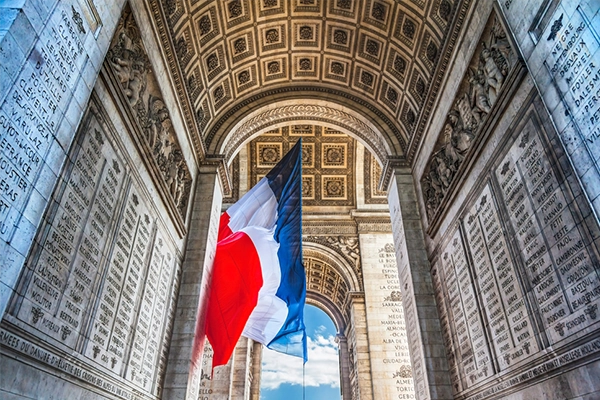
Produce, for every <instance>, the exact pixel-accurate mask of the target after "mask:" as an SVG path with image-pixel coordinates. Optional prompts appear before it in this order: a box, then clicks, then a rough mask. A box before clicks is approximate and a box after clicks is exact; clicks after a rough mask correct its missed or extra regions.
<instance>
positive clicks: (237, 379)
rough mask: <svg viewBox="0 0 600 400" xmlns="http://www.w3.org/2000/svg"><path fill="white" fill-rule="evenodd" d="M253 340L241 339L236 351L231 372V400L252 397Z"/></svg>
mask: <svg viewBox="0 0 600 400" xmlns="http://www.w3.org/2000/svg"><path fill="white" fill-rule="evenodd" d="M251 352H252V340H250V339H248V338H245V337H243V336H242V337H240V340H238V342H237V345H236V346H235V351H234V352H233V356H232V357H233V362H232V368H231V369H232V370H231V384H230V386H229V399H231V400H247V399H248V398H249V396H250V379H249V377H250V368H251V366H250V356H251Z"/></svg>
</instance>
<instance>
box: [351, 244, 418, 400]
mask: <svg viewBox="0 0 600 400" xmlns="http://www.w3.org/2000/svg"><path fill="white" fill-rule="evenodd" d="M391 239H392V237H391V235H381V234H378V235H377V234H376V235H373V234H363V235H361V236H360V242H361V254H362V264H363V274H364V278H365V300H366V302H367V304H374V305H378V306H377V307H368V308H367V327H368V334H369V346H370V352H369V353H370V355H371V371H372V373H373V376H378V377H380V380H381V383H382V384H381V385H375V386H374V387H373V393H374V396H375V397H378V398H395V399H397V398H414V390H415V389H414V384H413V371H412V368H411V364H410V354H409V350H408V338H407V332H406V322H405V319H404V309H403V305H402V293H401V291H400V282H399V280H398V269H397V264H396V255H395V249H394V245H393V244H392V243H390V242H391ZM386 241H388V243H386ZM384 383H385V384H384ZM403 396H405V397H403Z"/></svg>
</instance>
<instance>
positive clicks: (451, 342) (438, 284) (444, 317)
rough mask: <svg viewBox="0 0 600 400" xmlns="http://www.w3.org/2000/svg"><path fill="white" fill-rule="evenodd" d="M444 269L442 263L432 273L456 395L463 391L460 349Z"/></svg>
mask: <svg viewBox="0 0 600 400" xmlns="http://www.w3.org/2000/svg"><path fill="white" fill-rule="evenodd" d="M441 268H443V267H442V265H441V262H438V264H437V266H436V267H434V269H433V270H432V272H431V277H432V283H433V289H434V291H435V300H436V301H435V302H436V304H437V308H438V313H439V316H440V327H441V328H442V338H443V340H444V346H445V347H446V354H447V358H448V367H449V371H450V379H451V380H452V389H453V390H454V392H455V393H457V392H461V391H462V390H463V385H462V381H461V379H460V373H459V370H460V369H459V365H458V357H457V353H456V351H455V349H458V345H457V343H456V337H455V335H454V334H453V331H452V324H451V318H452V317H451V315H450V309H449V305H448V304H446V302H447V295H446V294H445V293H444V285H443V284H442V276H441V273H440V271H439V269H441Z"/></svg>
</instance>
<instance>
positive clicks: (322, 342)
mask: <svg viewBox="0 0 600 400" xmlns="http://www.w3.org/2000/svg"><path fill="white" fill-rule="evenodd" d="M304 323H305V324H306V335H307V337H308V361H307V363H306V366H305V377H304V381H305V386H306V399H311V400H334V399H340V398H341V395H340V374H339V357H338V345H337V343H336V342H335V335H336V329H335V326H334V325H333V321H331V318H329V316H328V315H327V314H325V313H324V312H323V311H321V310H320V309H318V308H317V307H314V306H311V305H306V306H305V308H304ZM260 398H261V400H296V399H298V400H302V359H301V358H298V357H292V356H288V355H285V354H282V353H277V352H275V351H272V350H269V349H267V348H266V347H265V348H263V360H262V374H261V380H260Z"/></svg>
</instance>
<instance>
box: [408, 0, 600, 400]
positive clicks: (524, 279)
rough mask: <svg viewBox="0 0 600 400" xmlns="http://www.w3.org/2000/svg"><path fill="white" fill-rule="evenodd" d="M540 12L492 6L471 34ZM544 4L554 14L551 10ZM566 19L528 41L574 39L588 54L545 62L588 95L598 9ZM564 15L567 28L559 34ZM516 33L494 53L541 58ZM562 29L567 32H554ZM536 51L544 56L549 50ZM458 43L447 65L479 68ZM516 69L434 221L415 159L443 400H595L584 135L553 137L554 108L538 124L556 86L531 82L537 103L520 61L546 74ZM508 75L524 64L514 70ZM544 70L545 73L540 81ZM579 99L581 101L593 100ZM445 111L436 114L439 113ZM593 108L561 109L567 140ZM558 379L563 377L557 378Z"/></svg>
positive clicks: (593, 218) (591, 230)
mask: <svg viewBox="0 0 600 400" xmlns="http://www.w3.org/2000/svg"><path fill="white" fill-rule="evenodd" d="M538 3H541V2H528V3H524V2H518V5H517V2H510V1H508V2H501V7H494V8H493V10H491V14H490V15H488V16H484V18H481V19H480V20H479V21H477V23H476V24H474V29H473V30H474V31H475V32H477V31H480V32H482V33H481V35H482V36H485V32H488V30H487V29H489V27H490V25H489V24H490V21H494V20H495V19H496V18H498V20H499V21H500V22H501V23H502V24H505V22H504V19H503V14H502V11H505V12H507V13H509V12H510V13H511V15H512V17H510V16H509V21H510V18H512V21H513V22H515V21H517V20H518V19H519V18H521V19H522V17H523V16H525V15H527V16H529V15H535V13H534V12H533V13H532V11H531V8H535V7H541V4H538ZM543 3H544V5H553V6H556V4H554V3H558V2H543ZM550 3H552V4H550ZM563 3H564V2H563ZM565 7H566V8H569V7H567V6H565V5H563V6H559V7H558V8H556V10H557V11H556V13H557V14H555V15H556V18H555V19H554V20H559V19H560V15H561V13H562V14H564V16H563V24H564V25H563V26H562V27H559V25H560V24H559V23H556V24H555V25H554V28H552V24H551V23H549V24H548V27H547V30H546V31H544V30H543V29H542V31H543V32H544V34H543V38H541V36H538V39H536V40H539V44H538V45H539V46H541V47H543V48H547V49H550V47H552V46H554V47H557V46H559V45H563V46H568V43H569V42H570V41H575V39H573V40H571V39H572V35H578V34H581V36H582V37H580V38H578V39H577V43H579V45H580V46H581V48H582V49H584V48H585V49H587V50H582V51H584V52H586V51H589V58H586V56H579V55H578V54H579V53H577V50H574V48H571V49H568V50H567V52H566V53H565V54H563V55H562V56H561V55H558V56H556V57H554V58H552V55H551V54H547V55H548V57H546V58H547V62H548V63H550V61H552V65H554V66H555V67H556V68H557V69H558V70H560V71H563V72H564V74H568V73H571V72H572V71H571V72H569V71H570V67H569V66H568V64H569V62H572V63H574V65H579V67H577V68H580V70H579V72H578V73H574V74H575V75H577V79H580V80H583V81H586V85H588V86H593V85H594V84H595V83H594V80H593V76H588V75H586V72H585V71H586V69H587V70H589V71H591V70H592V69H593V68H595V67H594V66H595V65H596V62H595V61H594V60H596V59H597V58H594V57H597V56H595V55H594V54H597V52H596V48H597V47H598V46H597V43H596V44H594V43H592V42H593V40H592V39H594V36H593V35H592V34H591V32H590V31H591V30H592V26H593V23H591V24H590V23H589V21H590V20H592V19H593V18H596V19H597V15H595V14H594V13H595V12H597V10H595V11H594V12H593V13H592V14H589V13H588V17H587V19H586V18H585V17H583V16H582V15H585V14H586V10H588V11H589V7H586V6H585V4H583V5H582V6H580V7H577V8H573V9H572V10H570V11H571V13H570V14H567V10H566V9H565ZM516 8H518V11H515V9H516ZM526 8H527V10H526ZM551 8H553V7H551ZM507 9H508V10H509V11H507ZM513 12H514V14H512V13H513ZM553 12H554V11H553ZM517 15H518V16H517ZM568 15H571V17H570V18H573V21H571V22H568V21H569V20H568V18H567V16H568ZM578 18H579V19H578ZM486 21H487V22H486ZM586 21H587V22H586ZM515 23H516V22H515ZM518 23H519V28H518V29H517V31H518V32H522V33H523V34H522V36H521V37H520V38H517V42H514V41H513V38H512V36H510V35H508V36H507V42H506V43H507V44H508V45H509V46H510V47H512V48H513V49H515V51H516V52H517V53H516V55H517V56H520V54H521V51H524V53H525V54H524V55H525V57H526V58H527V57H528V56H529V54H527V51H529V52H530V54H538V55H537V56H536V57H541V56H540V55H539V54H541V52H542V50H537V49H536V50H534V49H531V48H530V49H529V50H527V46H526V45H525V44H524V43H523V42H525V41H528V40H531V39H530V38H528V37H526V36H525V34H524V30H523V29H521V27H522V26H523V24H524V22H523V21H522V20H520V21H519V22H518ZM569 24H571V25H572V26H573V29H574V30H573V31H569V29H570V28H565V27H566V26H568V25H569ZM577 27H580V28H579V30H578V29H577ZM561 29H562V30H561ZM552 31H556V32H554V33H552ZM569 32H571V33H569ZM573 32H574V33H573ZM561 33H562V35H563V36H560V35H561ZM538 35H539V33H538ZM555 35H558V36H557V37H558V39H557V38H556V37H555ZM569 35H571V36H569ZM596 37H597V36H596ZM542 39H543V40H542ZM519 40H521V41H522V42H521V43H519V42H518V41H519ZM555 40H556V41H555ZM585 40H587V42H586V43H585V44H584V43H583V42H584V41H585ZM476 41H477V40H476ZM565 41H566V43H565ZM477 42H484V43H485V40H479V41H477ZM543 42H553V43H554V44H553V45H552V46H550V47H548V44H547V43H543ZM467 44H468V43H467V42H464V43H463V46H462V48H461V49H460V50H459V54H461V52H466V53H467V54H469V53H468V52H469V51H470V52H471V53H470V54H471V57H472V59H473V60H484V58H485V57H484V55H483V54H482V53H483V52H482V50H481V49H479V48H476V47H475V48H471V49H469V48H468V47H467ZM549 51H553V50H549ZM585 54H588V53H585ZM531 57H534V56H533V55H532V56H531ZM561 57H562V58H561ZM578 57H579V58H578ZM567 60H571V61H569V62H568V61H567ZM526 61H527V62H521V61H518V60H517V61H516V63H517V64H515V65H516V67H515V68H517V69H514V70H513V71H514V72H513V74H514V75H513V77H512V79H507V80H506V81H505V83H504V86H503V87H502V89H501V91H500V92H499V96H498V100H497V101H495V102H494V104H489V105H490V108H489V110H488V112H487V118H486V119H485V120H483V122H482V125H481V126H480V127H479V128H478V130H477V135H476V136H473V137H472V139H473V144H472V147H471V151H468V152H466V155H464V158H463V157H462V155H461V158H460V162H461V164H460V166H459V167H458V168H457V173H460V178H461V179H460V180H459V181H457V183H453V182H449V184H448V185H447V188H446V190H444V191H443V194H444V196H443V199H442V200H441V201H438V202H436V203H435V208H434V209H433V210H432V207H431V204H432V202H431V201H428V199H429V198H430V195H431V183H430V182H431V174H430V171H432V170H433V168H434V167H435V165H433V162H432V160H434V158H433V157H427V156H425V154H427V153H424V154H423V155H421V156H420V157H421V161H420V162H418V163H417V164H420V165H422V166H423V167H422V168H420V170H421V171H422V172H420V173H421V175H420V177H419V178H418V179H420V182H421V185H420V188H419V189H420V190H419V192H420V193H419V195H420V196H419V197H420V209H421V211H422V212H421V215H422V216H423V218H422V221H423V225H424V226H425V227H426V228H427V232H426V233H427V247H428V253H429V260H430V263H431V276H432V279H433V285H434V291H435V295H436V303H437V307H438V312H439V315H440V323H441V328H442V334H443V339H444V343H445V347H446V352H447V358H448V363H449V370H450V376H451V380H452V387H453V394H454V397H455V398H460V399H488V398H509V397H510V398H529V397H537V396H542V394H543V395H545V396H549V397H548V398H553V399H564V398H575V397H577V396H583V395H592V396H594V395H593V394H592V393H595V395H596V396H597V395H598V392H599V391H600V387H599V386H598V384H597V383H595V382H594V380H593V378H592V377H593V376H594V375H595V374H597V371H598V366H599V364H600V362H598V359H599V358H600V330H599V328H600V322H599V320H600V318H599V314H598V305H599V303H600V279H599V278H600V276H599V273H600V262H599V260H600V257H599V255H600V235H599V233H600V230H599V224H598V218H597V210H596V208H597V207H596V203H595V202H596V200H595V196H597V194H595V191H597V190H598V189H597V188H598V187H599V185H598V183H595V182H596V181H593V180H589V179H588V178H590V177H592V176H594V174H596V173H597V170H596V169H595V166H594V165H595V164H594V163H590V161H589V158H590V157H592V158H594V157H596V156H597V154H598V152H595V151H593V149H592V148H591V147H589V145H593V143H594V138H593V133H588V134H587V136H585V135H584V138H583V139H581V140H579V139H578V140H579V141H578V142H577V143H580V144H579V145H578V144H575V139H573V138H572V137H571V136H569V138H568V139H567V140H565V138H566V134H565V132H566V131H565V130H563V128H562V127H561V123H562V122H561V121H563V120H564V118H563V117H564V115H565V114H564V108H563V109H562V110H563V111H562V112H563V117H561V118H558V119H557V118H556V115H557V114H558V112H555V113H554V114H553V116H552V118H550V116H549V114H548V108H547V107H548V101H549V96H548V94H547V93H546V91H547V90H551V89H549V88H551V87H552V88H556V87H558V88H560V87H561V85H560V84H559V85H558V86H556V85H554V86H553V84H552V83H551V82H550V80H547V81H544V82H546V87H544V86H540V84H539V83H538V87H540V89H541V92H542V93H541V95H540V94H538V91H537V89H536V87H535V86H534V81H536V82H538V79H539V78H540V75H538V74H541V72H540V70H538V69H536V70H530V71H529V72H525V69H524V68H525V67H526V66H527V63H530V64H529V67H534V66H535V67H536V68H542V69H543V68H544V66H543V65H542V63H541V62H540V58H534V59H532V58H529V59H527V60H526ZM520 63H521V64H520ZM471 64H472V63H471ZM468 65H470V64H468ZM468 65H467V66H465V65H464V64H456V67H455V69H454V71H451V72H450V74H451V75H452V74H459V75H460V74H462V75H463V76H464V77H467V76H468V75H469V74H471V72H470V71H469V70H468V68H466V67H468ZM519 65H522V66H523V67H521V68H522V69H520V70H519V68H520V67H519ZM552 65H551V66H550V68H549V69H548V70H547V71H550V73H551V71H552ZM496 66H497V67H499V64H498V63H497V64H496ZM574 68H575V67H574ZM457 71H458V72H457ZM560 71H555V74H554V77H553V78H552V79H554V80H555V81H559V83H560V82H563V83H566V82H567V80H568V81H571V80H572V79H576V77H575V75H574V76H572V77H569V76H567V77H565V78H564V80H562V81H561V79H563V78H562V76H563V74H561V72H560ZM510 76H511V75H510V74H509V75H506V77H507V78H509V77H510ZM586 76H587V78H586ZM463 79H464V78H463ZM448 85H450V83H448ZM574 85H576V84H574ZM471 89H472V88H471ZM552 90H554V89H552ZM577 90H587V89H577ZM569 91H570V92H571V93H570V94H571V95H574V96H577V95H582V94H581V93H579V94H577V93H575V92H576V89H575V87H574V86H572V87H570V88H569ZM567 94H568V93H567V90H566V89H565V90H563V93H562V95H561V96H564V97H565V100H564V101H565V102H567V103H569V101H571V102H572V105H576V103H577V99H576V98H573V99H572V100H569V99H568V97H569V96H566V95H567ZM589 101H592V102H593V95H592V94H591V93H590V98H589V99H588V102H589ZM563 105H564V103H563ZM555 106H557V105H555ZM444 107H448V103H443V104H441V105H440V108H442V109H443V108H444ZM471 107H473V104H471ZM557 107H558V106H557ZM591 107H592V105H590V106H589V107H588V108H587V109H586V108H585V105H583V106H582V108H581V109H579V111H577V112H575V111H576V110H575V109H574V108H573V107H572V108H571V110H570V111H569V113H570V114H571V117H569V120H570V122H569V124H570V127H571V128H570V129H572V130H577V131H578V132H583V130H582V129H580V128H581V127H580V128H577V126H579V125H581V126H583V125H585V126H588V125H589V123H590V122H592V123H593V117H592V115H593V114H592V115H588V114H586V112H588V111H589V110H590V109H591ZM586 110H587V111H586ZM551 112H552V110H551ZM569 113H568V114H569ZM451 114H452V107H451V106H450V113H449V115H451ZM461 119H462V116H461ZM449 121H450V122H452V121H453V120H452V119H450V120H449ZM592 125H593V124H592ZM594 126H595V125H594ZM451 128H453V129H455V125H451ZM433 129H438V132H439V133H438V135H439V137H442V136H443V135H444V127H443V121H440V122H439V123H438V125H437V127H436V126H435V125H432V130H433ZM565 129H566V130H567V131H568V129H569V128H565ZM590 129H591V128H590ZM557 130H558V133H557ZM571 132H573V131H571ZM590 132H591V131H590ZM432 133H433V132H432ZM584 142H586V143H587V145H584ZM450 144H452V142H450ZM429 146H430V147H429V149H430V150H429V151H430V152H431V153H433V154H434V156H435V155H436V154H439V151H440V150H438V149H439V148H440V147H435V146H433V143H431V144H430V145H429ZM573 146H574V147H573ZM450 150H452V149H450ZM454 150H456V147H455V148H454ZM436 152H437V153H436ZM431 153H430V154H431ZM451 154H453V153H451ZM586 157H587V158H586ZM426 159H427V161H425V160H426ZM583 165H585V167H583ZM582 168H583V169H585V171H587V172H582ZM586 174H587V175H586ZM451 176H452V177H453V176H454V173H453V174H452V175H451ZM590 179H591V178H590ZM567 369H568V370H571V372H570V373H569V374H568V378H567V379H565V377H564V376H563V375H562V374H564V371H565V370H567Z"/></svg>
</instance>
